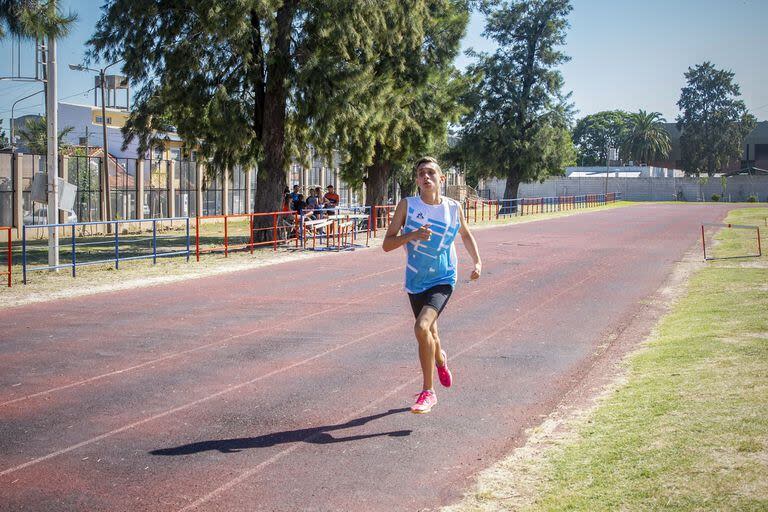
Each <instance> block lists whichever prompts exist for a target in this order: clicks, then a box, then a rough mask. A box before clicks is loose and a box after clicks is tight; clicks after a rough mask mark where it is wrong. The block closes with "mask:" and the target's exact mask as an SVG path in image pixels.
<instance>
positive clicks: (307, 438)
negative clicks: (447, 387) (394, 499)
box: [149, 407, 412, 455]
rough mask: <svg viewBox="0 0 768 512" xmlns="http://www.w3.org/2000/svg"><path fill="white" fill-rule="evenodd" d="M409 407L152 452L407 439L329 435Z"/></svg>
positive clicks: (227, 450)
mask: <svg viewBox="0 0 768 512" xmlns="http://www.w3.org/2000/svg"><path fill="white" fill-rule="evenodd" d="M408 410H409V409H408V408H407V407H403V408H401V409H390V410H388V411H387V412H382V413H379V414H373V415H371V416H365V417H363V418H357V419H354V420H350V421H348V422H346V423H340V424H338V425H327V426H324V427H313V428H301V429H298V430H287V431H284V432H274V433H272V434H265V435H263V436H257V437H240V438H235V439H219V440H215V441H200V442H198V443H190V444H183V445H181V446H176V447H173V448H161V449H158V450H152V451H151V452H149V453H151V454H152V455H191V454H193V453H200V452H205V451H209V450H216V451H218V452H221V453H237V452H239V451H241V450H246V449H250V448H267V447H269V446H275V445H278V444H288V443H297V442H305V443H313V444H332V443H343V442H347V441H359V440H361V439H370V438H372V437H381V436H389V437H405V436H409V435H411V432H412V431H411V430H393V431H391V432H379V433H377V434H359V435H352V436H346V437H333V436H332V435H331V434H329V433H328V432H330V431H334V430H343V429H346V428H352V427H360V426H362V425H365V424H366V423H368V422H370V421H373V420H377V419H379V418H383V417H385V416H389V415H392V414H398V413H401V412H405V411H408Z"/></svg>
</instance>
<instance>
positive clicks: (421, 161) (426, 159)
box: [413, 156, 443, 174]
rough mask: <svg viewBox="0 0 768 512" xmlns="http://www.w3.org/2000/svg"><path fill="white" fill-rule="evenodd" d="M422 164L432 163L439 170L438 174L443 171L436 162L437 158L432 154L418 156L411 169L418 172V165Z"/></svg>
mask: <svg viewBox="0 0 768 512" xmlns="http://www.w3.org/2000/svg"><path fill="white" fill-rule="evenodd" d="M424 164H434V167H435V168H436V169H437V170H438V171H440V174H442V173H443V169H442V168H441V167H440V164H439V163H437V159H436V158H435V157H432V156H423V157H421V158H419V161H418V162H416V165H414V166H413V171H414V172H418V170H419V167H421V166H422V165H424Z"/></svg>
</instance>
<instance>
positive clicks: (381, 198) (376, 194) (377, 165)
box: [365, 144, 392, 217]
mask: <svg viewBox="0 0 768 512" xmlns="http://www.w3.org/2000/svg"><path fill="white" fill-rule="evenodd" d="M365 171H366V173H367V175H368V177H367V178H366V179H365V204H366V205H368V206H370V207H373V206H377V205H382V204H387V182H388V181H389V175H390V173H391V172H392V163H391V162H389V161H388V160H385V159H384V158H383V156H382V154H381V146H380V145H379V144H376V153H375V154H374V157H373V165H371V166H368V167H366V169H365ZM385 215H387V212H386V210H381V211H380V212H378V214H377V217H384V216H385Z"/></svg>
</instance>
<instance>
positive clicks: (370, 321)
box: [0, 204, 727, 511]
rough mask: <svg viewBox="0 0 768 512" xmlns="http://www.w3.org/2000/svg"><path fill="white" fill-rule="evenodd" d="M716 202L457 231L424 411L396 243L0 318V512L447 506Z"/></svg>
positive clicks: (616, 324) (516, 436)
mask: <svg viewBox="0 0 768 512" xmlns="http://www.w3.org/2000/svg"><path fill="white" fill-rule="evenodd" d="M726 211H727V206H725V205H674V204H668V205H641V206H633V207H626V208H617V209H612V210H605V211H598V212H590V213H583V214H580V215H575V216H571V217H565V218H560V219H554V220H548V221H544V222H533V223H527V224H518V225H513V226H505V227H497V228H492V229H486V230H478V231H476V236H477V239H478V242H479V245H480V250H481V253H482V256H483V260H484V276H483V278H482V279H481V280H480V281H479V282H478V283H471V284H468V283H465V282H464V281H463V280H461V281H460V283H459V286H458V287H457V290H456V292H455V293H454V296H453V298H452V299H451V302H450V303H449V305H448V308H447V309H446V311H445V313H444V314H443V318H441V320H440V329H441V337H442V339H443V342H444V346H445V348H446V350H447V351H448V356H449V360H450V362H451V366H452V369H453V371H454V375H455V380H456V384H455V386H454V387H453V388H451V389H450V390H440V389H438V397H439V403H438V405H437V406H436V407H435V409H434V410H433V412H432V413H431V414H429V415H413V414H410V413H408V412H407V409H406V408H407V407H408V406H409V405H410V403H411V400H412V395H413V393H415V392H417V391H418V390H419V385H420V380H421V378H420V374H419V369H418V368H419V366H418V360H417V355H416V345H415V341H414V339H413V330H412V316H411V313H410V308H409V306H408V302H407V298H406V296H405V294H404V292H402V290H401V280H402V275H403V259H404V258H403V253H402V252H401V251H395V252H393V253H389V254H385V253H383V252H382V251H381V250H380V249H370V250H361V251H357V252H355V253H344V254H331V255H324V256H321V257H318V258H317V259H313V260H311V261H306V260H304V261H296V262H291V263H285V264H280V265H275V266H270V267H264V268H260V269H255V270H250V271H245V272H238V273H233V274H228V275H223V276H216V277H211V278H204V279H197V280H193V281H188V282H185V283H175V284H168V285H162V286H154V287H150V288H143V289H136V290H131V291H120V292H115V293H106V294H99V295H93V296H90V297H80V298H74V299H70V300H63V301H57V302H51V303H46V304H35V305H30V306H23V307H18V308H13V309H6V310H3V311H0V325H2V326H5V327H4V328H3V330H2V334H1V335H0V336H1V338H2V341H0V496H2V500H0V510H14V511H16V510H58V511H61V510H88V511H96V510H105V511H106V510H109V511H114V510H132V511H134V510H173V511H175V510H193V509H196V510H227V511H231V510H285V511H289V510H316V511H326V510H328V511H330V510H366V511H368V510H383V511H384V510H386V511H389V510H421V509H430V508H436V507H439V506H440V505H444V504H447V503H450V502H453V501H455V500H457V499H458V498H459V497H460V496H461V494H462V492H463V491H464V490H465V489H466V488H467V487H468V486H469V485H470V484H471V477H472V476H473V475H475V474H476V473H477V472H478V471H479V470H480V469H482V468H484V467H486V466H488V465H490V464H491V463H493V462H494V461H495V460H497V459H499V458H500V457H502V456H503V455H505V454H506V453H507V452H508V451H509V450H510V449H511V448H512V447H513V446H515V445H517V444H519V443H520V441H521V436H522V435H523V432H524V430H525V429H526V428H528V427H530V426H532V425H535V424H536V423H537V422H539V421H540V418H541V415H544V414H547V413H549V412H550V411H552V410H553V408H554V407H555V406H556V404H557V403H558V402H559V401H560V400H561V399H562V398H563V396H564V395H565V394H566V393H567V392H568V391H569V390H570V389H572V388H573V386H574V385H575V382H577V381H578V380H579V378H580V376H581V375H583V373H584V372H585V370H586V369H587V368H588V367H589V366H590V365H591V364H593V363H594V360H595V357H597V356H596V355H595V354H596V353H598V352H599V350H598V349H599V347H600V345H601V344H603V343H605V341H606V340H607V339H610V337H611V335H612V334H613V333H616V332H620V331H621V330H622V329H623V328H624V327H625V326H626V325H627V323H628V322H629V321H630V320H631V318H632V317H633V315H634V313H635V311H636V310H637V308H638V305H639V304H640V303H641V302H642V301H643V300H644V299H645V298H647V297H649V296H650V295H652V294H653V293H654V292H655V291H656V290H657V288H658V287H659V286H660V285H661V284H662V283H663V282H664V280H665V279H666V278H667V276H668V275H669V273H670V271H671V269H672V265H673V263H674V262H675V261H676V260H679V259H680V258H681V257H682V255H683V254H684V253H685V251H686V250H688V249H690V248H691V247H692V245H693V244H695V243H696V241H697V234H698V232H699V231H698V229H699V224H700V223H701V222H715V221H719V220H720V219H721V218H722V217H723V216H724V213H725V212H726ZM459 252H460V259H461V260H462V262H463V265H462V273H463V274H468V272H469V270H468V266H467V258H466V256H465V255H464V253H463V251H462V249H461V248H459ZM462 277H463V275H462Z"/></svg>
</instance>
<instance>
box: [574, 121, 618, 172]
mask: <svg viewBox="0 0 768 512" xmlns="http://www.w3.org/2000/svg"><path fill="white" fill-rule="evenodd" d="M629 119H630V114H629V113H627V112H625V111H623V110H606V111H603V112H598V113H596V114H590V115H588V116H585V117H583V118H581V119H579V121H578V122H577V123H576V127H575V128H574V129H573V143H574V144H575V145H576V147H577V148H578V151H579V163H580V164H581V165H605V161H606V158H607V156H606V152H605V150H606V148H607V147H612V148H617V149H619V148H620V147H621V145H622V144H623V142H624V137H625V132H626V130H627V125H628V123H629Z"/></svg>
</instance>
